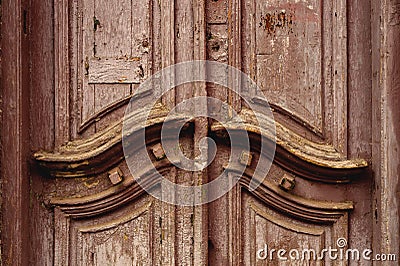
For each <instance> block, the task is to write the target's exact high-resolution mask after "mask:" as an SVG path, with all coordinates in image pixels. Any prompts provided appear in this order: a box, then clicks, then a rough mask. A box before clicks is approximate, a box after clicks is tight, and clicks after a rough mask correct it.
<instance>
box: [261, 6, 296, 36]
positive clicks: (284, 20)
mask: <svg viewBox="0 0 400 266" xmlns="http://www.w3.org/2000/svg"><path fill="white" fill-rule="evenodd" d="M293 19H294V13H292V12H290V13H286V11H284V10H282V11H274V12H268V13H266V14H265V15H262V14H261V21H260V27H261V28H264V30H265V31H267V32H268V34H274V33H276V30H277V29H279V28H281V29H285V30H287V32H288V33H293V28H292V27H293Z"/></svg>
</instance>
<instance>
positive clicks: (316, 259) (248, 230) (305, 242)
mask: <svg viewBox="0 0 400 266" xmlns="http://www.w3.org/2000/svg"><path fill="white" fill-rule="evenodd" d="M242 211H243V216H242V217H243V221H244V222H243V224H242V226H243V229H242V230H243V232H242V233H243V251H242V252H243V254H242V256H243V258H244V259H243V261H244V263H245V264H244V265H267V263H268V265H304V264H303V263H307V265H325V263H327V261H326V259H328V256H327V254H323V253H321V252H322V251H323V249H325V248H329V247H331V248H337V243H336V241H337V240H338V239H339V238H344V239H347V226H348V224H347V216H346V215H344V216H343V217H342V218H340V219H338V220H337V221H336V222H334V223H329V224H313V223H307V222H303V221H300V220H297V219H292V218H290V217H289V216H286V215H285V214H281V213H278V212H276V211H274V210H273V209H272V208H270V207H269V206H266V205H265V204H263V203H261V202H259V201H258V200H256V199H255V198H253V197H252V196H250V195H249V194H244V195H243V206H242ZM261 249H263V252H260V253H259V254H258V255H257V252H258V251H259V250H261ZM280 249H283V250H285V251H286V253H285V254H283V255H282V256H283V257H286V258H287V260H282V259H279V257H278V254H277V252H278V250H280ZM272 250H274V251H272ZM264 251H267V254H265V252H264ZM271 252H272V253H271ZM303 252H304V253H303ZM321 254H322V255H321ZM303 258H304V259H303ZM333 263H334V265H336V264H335V263H336V262H333ZM337 263H338V265H342V264H340V263H341V262H337Z"/></svg>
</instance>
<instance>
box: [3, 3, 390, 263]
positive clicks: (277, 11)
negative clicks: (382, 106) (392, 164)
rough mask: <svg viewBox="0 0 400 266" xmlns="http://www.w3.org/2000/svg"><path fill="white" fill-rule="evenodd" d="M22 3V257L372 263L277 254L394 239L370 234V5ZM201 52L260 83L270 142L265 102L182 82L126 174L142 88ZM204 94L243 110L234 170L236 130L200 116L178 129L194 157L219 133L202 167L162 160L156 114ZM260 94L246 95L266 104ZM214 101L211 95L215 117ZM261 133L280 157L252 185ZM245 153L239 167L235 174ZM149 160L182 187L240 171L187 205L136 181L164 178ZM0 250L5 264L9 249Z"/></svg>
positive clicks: (161, 105) (164, 100)
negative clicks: (211, 195)
mask: <svg viewBox="0 0 400 266" xmlns="http://www.w3.org/2000/svg"><path fill="white" fill-rule="evenodd" d="M31 2H32V3H31ZM18 3H19V7H24V5H27V7H26V8H25V9H23V10H25V11H22V13H21V14H22V18H23V21H25V22H24V23H26V24H27V25H28V26H26V25H25V24H24V25H25V26H24V25H23V26H24V27H25V30H26V33H25V34H26V36H28V37H27V38H28V39H27V40H22V43H25V42H26V43H28V42H30V45H29V48H27V49H28V51H29V56H28V58H29V64H30V67H29V71H27V73H25V74H24V77H26V78H25V79H26V83H27V84H26V86H27V87H29V88H30V99H31V101H30V103H29V106H30V110H31V114H28V113H24V114H21V116H24V117H29V121H30V138H29V139H30V140H31V141H30V144H29V149H28V148H26V154H28V153H29V150H31V153H30V154H31V156H32V157H31V158H32V159H31V164H30V167H29V170H26V171H28V172H29V175H30V177H31V178H30V184H27V183H24V184H25V185H24V187H25V188H28V190H29V191H30V200H29V202H30V203H29V206H28V205H23V206H24V207H18V208H19V209H18V210H23V209H28V208H29V215H30V216H29V217H30V218H29V221H25V222H24V223H23V225H24V226H25V227H26V228H27V229H26V230H28V231H29V244H26V247H28V249H29V256H28V258H27V259H21V260H20V261H19V262H18V264H21V265H22V264H24V262H27V261H29V262H30V263H31V264H34V265H267V263H269V264H268V265H303V264H304V263H305V264H306V265H370V264H372V262H371V261H366V260H363V259H362V258H361V260H360V261H358V260H345V259H343V260H340V259H330V258H329V257H324V258H320V259H319V258H318V254H317V258H314V259H313V258H311V259H310V258H309V259H308V260H306V261H301V260H300V259H299V258H297V260H291V259H290V258H289V260H288V261H286V260H282V259H279V257H278V255H277V253H276V252H277V251H278V250H279V249H284V250H286V251H287V252H289V251H290V250H298V251H299V252H300V255H301V254H302V253H301V252H302V250H305V249H314V250H316V251H317V252H318V251H321V250H323V249H325V248H328V247H332V248H339V249H340V248H341V249H343V250H347V249H349V248H357V249H359V250H364V249H370V248H371V247H372V245H373V246H374V247H377V248H378V247H380V248H382V250H383V251H389V250H390V249H384V247H383V246H384V245H381V244H376V243H377V242H373V234H374V232H376V230H380V229H376V228H375V227H374V226H373V221H379V219H381V218H378V217H377V216H378V215H382V213H381V211H382V210H383V209H379V212H378V207H379V206H380V205H379V204H378V203H373V199H374V197H376V196H374V195H371V191H375V193H378V192H379V191H380V190H379V189H378V190H377V189H376V188H374V187H373V183H372V181H373V178H372V177H373V176H372V171H371V169H372V168H371V166H370V162H371V158H372V161H373V162H374V163H375V164H376V163H377V162H378V164H380V161H379V159H375V161H374V159H373V157H372V148H371V140H372V139H373V134H372V132H374V131H373V130H372V121H375V120H373V119H376V118H374V117H373V116H372V114H373V112H372V107H373V106H372V102H373V101H372V98H371V97H372V96H371V95H372V93H371V92H372V82H371V80H372V78H373V77H372V73H371V66H372V59H371V55H370V49H371V42H370V39H371V33H370V30H371V21H370V9H369V8H370V4H369V3H368V4H366V5H365V6H364V5H358V4H357V3H355V2H354V3H353V2H347V1H346V0H333V1H319V0H305V1H297V0H296V1H295V0H287V1H275V0H262V1H256V0H243V1H239V0H204V1H200V0H180V1H169V0H159V1H155V0H154V1H153V0H146V1H135V0H133V1H132V0H117V1H107V0H81V1H77V0H57V1H43V0H41V1H27V3H25V2H24V1H22V2H21V3H20V2H18ZM23 36H25V35H23ZM10 53H11V52H10ZM11 54H12V53H11ZM193 60H210V61H216V62H220V63H225V64H228V65H230V66H233V67H235V68H237V69H239V70H241V71H243V72H244V73H245V74H246V75H247V76H249V77H250V78H251V79H252V80H253V81H254V82H256V83H257V84H258V86H259V87H260V89H261V90H262V92H263V93H264V95H265V96H266V98H267V99H268V102H269V104H270V106H271V110H272V111H273V115H274V119H275V131H276V138H271V136H270V135H269V134H268V132H267V129H265V128H262V127H260V124H258V123H257V121H255V119H254V112H255V111H254V110H251V108H250V107H249V106H248V105H247V104H246V103H245V101H244V100H243V98H241V97H239V94H240V93H239V94H236V93H233V92H232V91H230V90H229V89H227V88H226V87H223V86H219V85H216V84H211V83H205V82H200V83H196V84H183V85H180V86H178V87H176V88H174V89H173V90H172V91H170V92H169V93H167V94H165V95H163V96H162V97H160V99H159V101H158V102H157V104H156V105H155V106H154V110H153V113H152V116H151V117H150V118H149V120H148V123H147V124H146V134H147V136H146V145H147V149H148V153H149V156H150V158H151V160H152V163H153V165H147V164H144V165H143V167H142V168H143V169H141V171H140V173H139V172H136V173H132V172H131V171H130V170H129V165H127V163H126V160H125V157H124V147H123V139H122V133H123V132H122V131H123V123H124V112H125V110H126V107H127V106H128V104H129V101H130V100H131V97H132V95H135V93H136V91H137V90H138V88H139V87H140V86H141V85H142V84H143V82H145V81H146V80H147V79H148V78H149V77H151V76H152V75H153V74H155V73H156V72H158V71H160V70H161V69H164V68H165V67H168V66H171V65H173V64H176V63H180V62H186V61H193ZM24 69H25V68H24ZM175 75H179V73H175ZM3 84H4V83H3ZM21 88H22V87H21ZM150 93H152V94H156V95H157V94H158V93H159V91H157V90H156V89H154V91H152V92H150ZM195 96H208V97H213V98H216V99H219V100H221V101H222V102H225V103H227V104H228V105H229V106H231V107H232V108H233V110H235V111H236V112H237V113H238V114H239V116H240V117H241V118H242V119H243V123H244V125H245V129H246V132H247V134H248V135H249V137H250V150H249V151H245V152H242V153H241V156H240V157H239V158H236V159H235V160H236V161H235V162H236V165H237V167H238V168H236V167H235V164H234V165H233V166H232V165H229V166H228V167H227V162H228V161H229V158H230V156H231V155H232V154H230V146H231V144H232V143H229V141H228V139H227V135H226V133H227V130H233V131H235V130H237V128H235V126H234V125H232V127H231V128H229V125H228V126H227V127H228V128H227V127H226V126H225V127H224V126H222V125H221V124H219V123H217V122H215V121H214V120H212V119H207V118H205V117H198V118H196V119H194V120H191V121H190V122H189V123H188V124H187V125H186V126H185V127H184V128H183V129H182V132H181V135H180V147H181V149H182V150H183V152H184V153H185V154H186V155H187V156H188V157H195V156H197V155H198V153H199V151H198V145H199V143H200V140H201V139H202V138H204V137H211V138H212V139H213V140H214V141H215V143H216V147H217V148H218V149H217V153H216V157H215V159H214V160H213V162H212V163H211V164H210V165H209V166H208V167H207V168H206V169H205V170H203V171H197V172H196V171H195V172H190V171H186V170H183V169H180V168H179V167H177V166H176V165H174V164H173V163H172V162H171V160H170V159H169V158H167V157H166V156H165V154H164V151H163V148H162V145H161V136H160V132H161V125H162V122H163V121H164V119H165V117H166V115H167V114H168V112H169V111H170V110H171V109H173V108H174V107H175V106H176V105H177V104H179V103H181V102H182V101H184V100H186V99H190V98H192V97H195ZM259 96H260V97H257V96H255V97H254V98H253V99H252V101H254V102H255V103H256V104H258V105H261V106H262V105H265V104H267V103H266V102H265V101H264V100H263V99H262V97H261V95H259ZM18 99H19V98H18ZM220 108H221V106H220V105H217V104H209V105H208V106H206V109H207V110H208V111H209V112H210V113H213V112H214V113H215V112H217V113H218V112H222V111H221V109H220ZM137 113H138V115H141V114H140V113H141V110H140V109H139V110H137ZM259 115H260V117H263V115H265V114H259ZM5 120H6V121H11V120H12V119H11V118H10V120H7V119H5ZM10 123H11V122H10ZM2 132H5V131H4V130H3V131H2ZM3 134H4V133H3ZM263 139H267V140H268V141H269V142H276V150H275V156H274V158H273V163H272V165H271V168H270V170H269V172H268V174H266V176H259V177H257V178H259V179H262V180H263V182H262V183H261V184H260V185H259V186H258V187H257V189H255V190H252V189H249V185H250V180H251V179H252V178H254V177H255V175H256V173H257V172H255V168H256V167H257V164H258V163H260V162H262V159H263V157H264V156H266V155H265V154H263V153H262V150H261V149H260V142H261V141H262V140H263ZM232 145H233V144H232ZM3 156H4V155H3ZM20 160H22V159H21V158H20ZM240 165H241V167H243V166H244V168H245V171H244V172H243V173H242V174H240V175H238V174H237V173H238V172H240V170H238V169H239V168H240ZM151 167H155V168H156V169H157V170H158V172H159V173H161V174H162V175H163V177H164V178H167V179H168V180H170V181H172V182H174V183H178V184H185V185H193V184H204V183H207V182H210V181H212V180H214V179H215V178H216V177H217V176H218V175H220V174H221V173H222V172H224V173H226V178H229V179H230V180H239V181H238V183H237V184H236V185H235V186H234V187H233V188H232V189H231V190H229V192H227V193H226V194H224V195H223V196H222V197H220V198H219V199H217V200H215V201H212V202H210V203H208V204H203V205H197V206H179V205H173V204H169V203H166V202H163V201H161V200H159V199H156V198H154V197H152V196H151V195H149V194H148V193H147V192H146V191H145V190H143V188H142V187H141V186H140V185H139V184H138V182H137V181H136V180H137V179H139V178H140V179H143V180H146V182H147V183H146V184H148V186H149V187H151V186H156V184H157V180H156V178H155V175H153V174H152V172H151V171H150V170H149V169H150V168H151ZM375 167H378V166H375ZM378 168H379V167H378ZM374 169H375V168H374ZM10 186H11V185H10ZM155 189H156V188H155ZM7 193H8V192H6V195H7ZM18 193H24V192H23V191H22V190H21V191H19V192H18ZM8 194H9V193H8ZM378 194H379V193H378ZM24 195H26V194H24ZM21 206H22V205H21ZM372 206H375V208H377V209H376V210H375V211H374V210H373V207H372ZM377 206H378V207H377ZM5 210H7V207H5ZM374 215H375V216H374ZM21 216H23V215H22V212H21ZM20 218H21V219H22V217H20ZM6 220H7V218H6ZM374 230H375V231H374ZM375 234H376V233H375ZM7 241H8V240H7V239H6V243H8V242H7ZM395 241H397V240H395ZM395 243H397V242H395ZM267 247H268V248H267ZM271 249H275V251H276V252H275V254H274V253H272V255H270V253H269V252H270V251H271ZM9 250H13V249H12V248H7V249H6V251H9ZM267 253H268V255H269V257H264V258H263V256H264V255H265V256H266V255H267ZM293 254H294V253H293ZM5 256H6V257H7V258H8V261H6V262H5V263H6V264H11V261H12V260H11V258H12V257H13V256H14V254H11V253H7V254H5ZM286 256H287V257H289V254H286ZM310 256H312V254H311V255H310Z"/></svg>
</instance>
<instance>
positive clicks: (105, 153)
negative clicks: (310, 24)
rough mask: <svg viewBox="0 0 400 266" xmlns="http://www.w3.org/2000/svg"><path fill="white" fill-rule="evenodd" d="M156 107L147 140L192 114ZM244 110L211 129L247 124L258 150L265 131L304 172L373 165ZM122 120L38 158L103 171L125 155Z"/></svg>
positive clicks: (57, 166) (354, 171) (52, 165)
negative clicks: (237, 121)
mask: <svg viewBox="0 0 400 266" xmlns="http://www.w3.org/2000/svg"><path fill="white" fill-rule="evenodd" d="M153 111H154V112H153V113H152V115H150V116H149V119H148V120H147V125H146V136H150V137H152V138H153V139H148V140H146V141H147V142H154V141H159V138H160V132H161V128H162V126H163V123H181V122H182V121H186V120H187V118H185V117H178V116H176V117H172V118H171V117H169V119H168V121H165V118H166V116H167V114H168V110H166V109H165V108H164V106H162V105H161V104H160V105H158V106H156V107H155V108H154V110H153ZM144 115H147V113H146V112H143V110H138V112H137V113H135V114H133V115H131V116H130V117H128V118H127V119H132V120H133V121H135V119H138V118H139V117H142V116H144ZM240 116H241V118H242V121H243V122H244V126H245V128H243V124H242V125H238V124H235V122H232V123H226V124H225V125H224V126H223V125H221V124H219V123H214V124H212V125H211V130H212V131H213V132H214V133H215V134H216V136H217V137H218V135H222V136H225V131H226V130H227V129H228V130H232V131H235V130H236V131H243V130H245V131H247V132H248V133H249V136H250V138H251V140H252V141H251V143H252V149H255V150H257V147H258V145H259V144H260V141H259V140H260V137H262V138H267V139H268V140H270V141H271V142H273V141H276V153H275V158H274V161H275V162H276V163H277V164H278V165H280V166H281V167H283V168H284V169H286V170H288V171H291V172H293V173H296V174H298V175H300V176H302V177H305V178H308V179H311V180H317V181H321V182H328V183H343V182H348V181H350V180H351V178H353V177H357V176H358V175H360V174H361V173H363V172H364V171H365V168H366V167H367V166H368V164H367V162H366V161H365V160H362V159H356V160H348V159H346V157H345V156H343V155H342V154H340V153H339V152H337V151H336V150H335V148H334V147H333V146H331V145H326V144H319V143H314V142H312V141H309V140H307V139H305V138H303V137H301V136H299V135H298V134H296V133H295V132H292V131H291V130H290V129H288V128H286V127H285V126H283V125H281V124H279V123H277V122H275V127H276V136H275V134H274V133H275V132H274V129H269V128H260V126H258V125H260V123H258V122H257V119H256V117H255V115H254V113H253V112H252V111H250V110H247V109H243V110H242V111H241V112H240ZM257 118H258V119H265V120H268V118H267V117H266V116H263V115H262V114H257ZM130 124H134V123H130ZM261 124H262V123H261ZM122 126H123V122H122V120H121V121H119V122H118V123H116V124H114V125H112V126H110V127H108V128H107V129H105V130H104V131H102V132H100V133H97V134H95V135H94V136H92V137H91V138H88V139H84V140H76V141H73V142H69V143H67V144H66V145H65V146H63V147H61V148H59V149H58V150H57V151H54V152H44V151H41V152H37V153H35V154H34V158H35V160H36V161H37V162H38V163H39V164H40V166H42V167H43V168H44V169H45V170H47V171H48V173H49V174H50V175H51V176H54V177H85V176H92V175H96V174H101V173H104V172H106V171H107V170H109V169H111V168H112V167H114V166H115V165H117V164H119V163H121V162H122V161H123V159H124V154H123V147H122ZM140 129H142V128H141V126H140V125H137V127H136V128H132V129H131V130H130V132H125V133H124V134H127V135H131V134H132V135H133V134H135V132H137V131H139V130H140Z"/></svg>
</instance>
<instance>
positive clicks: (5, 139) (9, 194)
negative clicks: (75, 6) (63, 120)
mask: <svg viewBox="0 0 400 266" xmlns="http://www.w3.org/2000/svg"><path fill="white" fill-rule="evenodd" d="M1 8H2V26H1V38H2V39H1V46H2V58H1V59H2V73H1V75H2V78H1V91H2V98H3V99H4V101H3V103H2V111H3V120H2V132H1V165H2V171H1V180H2V210H1V213H2V223H1V225H2V230H1V233H2V234H1V238H2V239H1V243H2V263H3V264H4V265H28V264H29V255H27V252H28V251H29V231H28V228H29V171H28V165H27V162H28V158H29V150H30V149H29V139H30V138H29V120H28V117H29V96H30V95H29V72H28V71H29V68H28V66H29V49H28V47H29V46H28V43H29V42H28V41H29V40H28V35H27V34H28V31H29V29H28V28H27V21H28V20H29V15H30V14H29V13H28V10H29V5H28V1H24V0H13V1H8V0H7V1H2V3H1ZM24 21H25V23H24Z"/></svg>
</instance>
